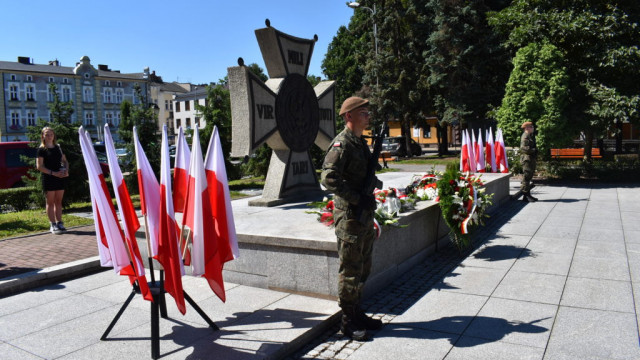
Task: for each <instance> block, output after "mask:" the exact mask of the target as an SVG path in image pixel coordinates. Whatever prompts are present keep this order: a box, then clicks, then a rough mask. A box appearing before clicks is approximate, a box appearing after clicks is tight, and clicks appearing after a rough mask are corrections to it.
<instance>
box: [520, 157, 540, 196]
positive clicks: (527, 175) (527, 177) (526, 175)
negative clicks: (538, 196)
mask: <svg viewBox="0 0 640 360" xmlns="http://www.w3.org/2000/svg"><path fill="white" fill-rule="evenodd" d="M535 171H536V161H535V160H525V161H522V172H523V176H522V181H521V182H520V190H522V192H523V193H528V192H529V191H531V179H533V173H535Z"/></svg>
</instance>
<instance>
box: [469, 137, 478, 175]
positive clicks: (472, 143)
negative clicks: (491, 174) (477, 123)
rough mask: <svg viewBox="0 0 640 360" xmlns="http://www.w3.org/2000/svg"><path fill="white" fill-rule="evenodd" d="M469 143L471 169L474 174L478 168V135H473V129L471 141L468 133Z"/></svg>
mask: <svg viewBox="0 0 640 360" xmlns="http://www.w3.org/2000/svg"><path fill="white" fill-rule="evenodd" d="M467 142H468V143H469V146H468V147H467V149H469V167H470V168H471V172H472V173H474V172H476V170H477V168H478V163H477V161H476V147H477V146H478V143H477V142H476V135H475V134H474V133H473V129H471V139H469V134H468V133H467Z"/></svg>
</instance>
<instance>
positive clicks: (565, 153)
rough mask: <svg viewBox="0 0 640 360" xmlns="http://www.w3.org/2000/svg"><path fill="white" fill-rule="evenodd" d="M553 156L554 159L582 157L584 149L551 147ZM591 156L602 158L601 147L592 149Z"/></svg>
mask: <svg viewBox="0 0 640 360" xmlns="http://www.w3.org/2000/svg"><path fill="white" fill-rule="evenodd" d="M551 157H552V158H554V159H582V158H583V157H584V149H551ZM591 158H593V159H600V158H602V155H601V154H600V149H598V148H592V149H591Z"/></svg>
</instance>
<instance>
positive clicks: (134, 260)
mask: <svg viewBox="0 0 640 360" xmlns="http://www.w3.org/2000/svg"><path fill="white" fill-rule="evenodd" d="M104 145H105V149H106V150H107V160H108V162H109V173H110V174H111V184H112V185H113V192H114V193H115V195H116V202H117V203H118V209H120V218H121V219H122V227H123V228H124V238H125V240H126V243H127V247H128V249H129V254H130V255H131V264H132V265H133V270H134V271H135V274H134V275H133V276H132V277H131V280H132V282H133V281H135V280H137V281H138V286H139V287H140V293H141V294H142V296H143V297H144V299H145V300H149V301H153V296H152V295H151V290H150V289H149V284H147V278H146V277H145V273H144V263H143V262H142V255H140V249H139V248H138V240H137V239H136V230H138V229H139V228H140V222H139V221H138V215H137V214H136V211H135V209H134V208H133V204H132V203H131V196H129V190H128V189H127V184H125V182H124V178H123V177H122V171H121V170H120V165H118V156H117V155H116V149H115V146H114V145H113V139H112V138H111V131H110V130H109V124H105V125H104Z"/></svg>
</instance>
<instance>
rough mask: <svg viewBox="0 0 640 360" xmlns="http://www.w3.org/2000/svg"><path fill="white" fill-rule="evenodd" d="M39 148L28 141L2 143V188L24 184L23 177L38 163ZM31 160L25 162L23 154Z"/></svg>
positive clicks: (0, 186) (0, 169)
mask: <svg viewBox="0 0 640 360" xmlns="http://www.w3.org/2000/svg"><path fill="white" fill-rule="evenodd" d="M37 151H38V149H37V148H33V147H30V146H29V142H28V141H11V142H1V143H0V189H8V188H12V187H19V186H24V182H23V181H22V177H23V176H25V175H27V170H29V168H32V167H34V166H35V164H36V153H37ZM23 155H26V156H28V157H29V158H30V159H31V160H29V161H27V162H25V161H23V159H22V156H23Z"/></svg>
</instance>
